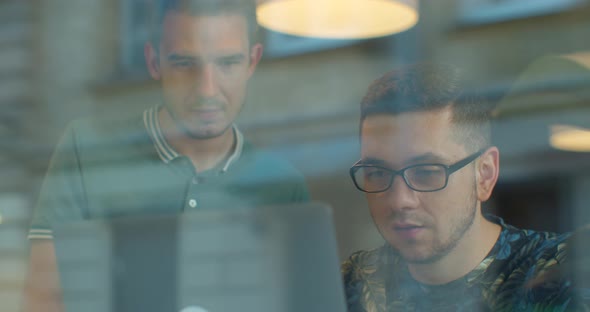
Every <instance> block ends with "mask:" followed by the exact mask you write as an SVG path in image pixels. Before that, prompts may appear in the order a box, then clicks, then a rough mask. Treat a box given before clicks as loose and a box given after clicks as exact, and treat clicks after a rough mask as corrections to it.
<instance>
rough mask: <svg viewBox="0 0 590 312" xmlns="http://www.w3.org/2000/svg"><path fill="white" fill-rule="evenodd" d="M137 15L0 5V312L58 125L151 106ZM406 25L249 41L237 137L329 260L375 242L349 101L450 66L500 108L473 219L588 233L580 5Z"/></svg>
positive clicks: (524, 3)
mask: <svg viewBox="0 0 590 312" xmlns="http://www.w3.org/2000/svg"><path fill="white" fill-rule="evenodd" d="M147 2H148V0H118V1H117V0H84V1H70V0H51V1H31V0H0V305H1V306H2V311H17V310H18V307H19V302H20V292H21V289H22V285H23V280H24V276H25V271H26V259H27V256H28V241H27V240H26V233H27V229H28V225H29V219H30V216H31V213H32V207H33V205H34V203H35V200H36V197H37V192H38V189H39V186H40V183H41V181H42V179H43V176H44V174H45V170H46V168H47V165H48V162H49V159H50V156H51V154H52V151H53V148H54V145H55V143H56V141H57V139H58V138H59V136H60V135H61V133H62V132H63V130H64V129H65V126H66V125H67V123H68V122H69V121H71V120H73V119H76V118H79V117H84V116H90V115H109V116H118V115H119V114H121V112H134V111H137V112H140V111H142V110H143V109H145V108H147V107H150V106H153V105H154V104H156V103H155V102H154V101H157V100H158V99H159V90H158V84H157V83H155V82H153V81H151V80H150V78H149V76H148V74H147V71H146V69H145V65H144V60H143V44H144V42H145V40H146V39H147V38H148V36H149V18H148V16H150V12H148V11H149V6H147V5H146V3H147ZM419 12H420V20H419V22H418V24H417V25H416V26H414V27H413V28H411V29H410V30H407V31H405V32H402V33H398V34H395V35H391V36H385V37H379V38H374V39H366V40H320V39H309V38H302V37H295V36H289V35H282V34H279V33H275V32H271V31H265V30H264V29H263V32H262V39H263V41H264V42H265V45H266V52H265V55H264V58H263V61H262V63H261V65H260V66H259V68H258V71H257V73H256V74H255V75H254V78H253V80H252V82H251V85H250V90H249V97H248V100H247V103H246V106H245V108H244V110H243V112H242V115H241V117H240V119H239V126H240V127H241V129H242V131H243V132H244V134H245V136H246V137H248V138H249V139H250V140H251V141H253V142H254V143H255V144H257V145H258V146H260V147H262V148H265V149H268V150H271V151H272V152H274V153H278V154H279V155H282V156H283V157H285V158H287V159H289V160H290V161H292V162H293V163H294V164H295V165H296V167H298V168H299V169H300V170H301V171H302V172H303V173H304V174H305V176H306V178H307V182H308V183H309V187H310V190H311V195H312V198H313V199H314V200H319V201H324V202H327V203H329V204H331V205H332V207H333V208H334V218H335V223H336V231H337V233H336V234H337V237H338V241H339V252H340V257H341V259H345V258H346V257H347V256H348V255H349V254H350V253H351V252H353V251H355V250H359V249H368V248H372V247H375V246H378V245H379V244H381V243H382V239H381V237H380V236H379V234H378V233H377V232H376V230H375V229H374V226H373V223H372V220H371V218H370V216H369V213H368V210H367V207H366V202H365V200H364V196H363V194H361V193H360V192H358V191H356V189H355V188H354V186H353V184H352V182H351V181H350V178H349V176H348V168H349V167H350V166H351V165H352V164H353V163H354V162H355V161H356V160H357V159H358V157H359V143H358V136H357V134H358V117H359V102H360V100H361V98H362V96H363V95H364V92H365V90H366V88H367V86H368V85H369V84H370V83H371V82H372V81H373V80H374V79H376V78H377V77H379V76H381V75H382V74H383V73H385V72H387V71H389V70H390V69H392V68H395V67H397V66H401V65H403V64H407V63H413V62H417V61H432V62H445V63H452V64H456V65H458V66H460V67H462V68H463V69H464V71H465V74H466V75H467V77H468V80H469V81H470V83H471V85H470V86H469V87H470V89H469V90H472V92H481V93H482V94H483V95H484V96H485V97H487V98H489V99H490V100H493V101H497V102H498V107H497V112H496V115H497V119H496V122H495V124H494V128H493V139H494V142H495V144H497V145H498V146H499V147H500V151H501V175H500V180H499V183H498V185H497V188H496V190H495V192H494V195H493V197H492V199H491V200H490V202H489V203H487V207H486V209H490V210H492V211H495V212H496V213H497V214H499V215H500V216H502V217H504V218H505V219H506V221H507V222H509V223H512V224H514V225H517V226H520V227H525V228H532V229H539V230H549V231H559V232H562V231H570V230H573V229H575V228H576V227H579V226H580V225H582V224H585V223H589V222H590V212H589V207H590V205H589V204H590V147H589V146H588V145H590V137H589V133H590V74H588V71H589V70H590V69H589V68H590V67H587V66H590V3H589V1H585V0H441V1H422V2H421V3H420V5H419ZM584 144H585V146H584Z"/></svg>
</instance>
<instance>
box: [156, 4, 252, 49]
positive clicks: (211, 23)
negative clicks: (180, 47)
mask: <svg viewBox="0 0 590 312" xmlns="http://www.w3.org/2000/svg"><path fill="white" fill-rule="evenodd" d="M248 40H249V38H248V25H247V21H246V18H245V16H243V15H241V14H238V13H219V14H211V15H191V14H188V13H184V12H177V11H170V12H168V13H167V14H166V16H165V17H164V23H163V25H162V41H163V42H166V43H168V44H172V43H178V42H185V43H197V42H200V43H214V42H218V43H219V42H227V43H228V44H229V43H232V44H234V45H235V44H239V45H246V46H247V45H248Z"/></svg>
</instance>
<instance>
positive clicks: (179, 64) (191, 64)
mask: <svg viewBox="0 0 590 312" xmlns="http://www.w3.org/2000/svg"><path fill="white" fill-rule="evenodd" d="M173 66H174V67H176V68H193V67H195V63H194V62H191V61H183V62H176V63H173Z"/></svg>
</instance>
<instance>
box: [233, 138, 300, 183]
mask: <svg viewBox="0 0 590 312" xmlns="http://www.w3.org/2000/svg"><path fill="white" fill-rule="evenodd" d="M242 153H243V155H242V156H241V160H243V162H242V163H243V165H242V167H243V168H244V169H251V170H255V171H256V172H257V173H259V174H261V175H264V176H265V177H267V178H272V179H273V180H275V178H289V179H298V180H303V179H304V178H303V174H302V173H301V171H299V170H298V169H297V168H296V167H295V166H294V165H293V164H292V163H291V162H290V161H289V160H287V159H285V158H284V157H281V156H280V155H279V154H277V153H275V152H272V151H270V150H268V149H264V148H259V147H257V146H255V145H254V144H252V143H251V142H249V141H248V140H246V141H245V142H244V147H243V151H242Z"/></svg>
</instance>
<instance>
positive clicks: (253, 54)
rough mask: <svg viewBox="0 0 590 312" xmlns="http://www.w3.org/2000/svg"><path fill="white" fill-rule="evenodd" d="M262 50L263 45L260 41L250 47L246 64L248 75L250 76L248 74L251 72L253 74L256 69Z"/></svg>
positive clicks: (250, 74)
mask: <svg viewBox="0 0 590 312" xmlns="http://www.w3.org/2000/svg"><path fill="white" fill-rule="evenodd" d="M263 51H264V47H263V46H262V44H260V43H257V44H255V45H253V46H252V47H250V64H249V65H248V77H250V76H252V74H254V71H255V70H256V66H258V63H259V62H260V59H261V58H262V52H263Z"/></svg>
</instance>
